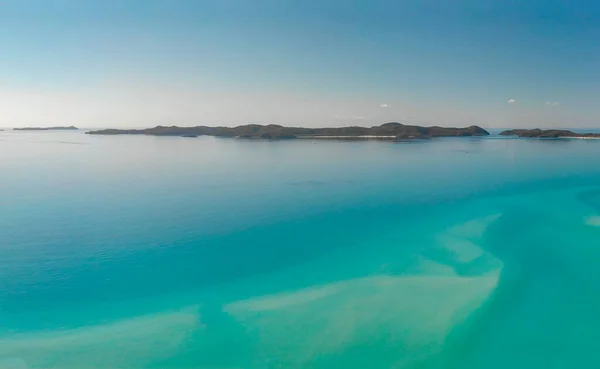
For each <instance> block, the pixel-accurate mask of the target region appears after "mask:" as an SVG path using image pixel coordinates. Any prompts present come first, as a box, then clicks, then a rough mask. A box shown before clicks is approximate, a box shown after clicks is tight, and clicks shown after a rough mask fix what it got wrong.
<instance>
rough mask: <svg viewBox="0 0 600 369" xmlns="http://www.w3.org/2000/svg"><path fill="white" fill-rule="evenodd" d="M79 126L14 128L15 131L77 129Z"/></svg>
mask: <svg viewBox="0 0 600 369" xmlns="http://www.w3.org/2000/svg"><path fill="white" fill-rule="evenodd" d="M78 129H79V128H77V127H75V126H68V127H25V128H13V131H76V130H78Z"/></svg>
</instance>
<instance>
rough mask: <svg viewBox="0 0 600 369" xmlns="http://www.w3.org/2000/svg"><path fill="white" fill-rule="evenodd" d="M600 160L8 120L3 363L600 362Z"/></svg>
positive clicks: (484, 148)
mask: <svg viewBox="0 0 600 369" xmlns="http://www.w3.org/2000/svg"><path fill="white" fill-rule="evenodd" d="M599 157H600V140H535V139H514V138H500V137H489V138H447V139H435V140H431V141H427V142H405V143H392V142H377V141H363V142H357V141H316V142H313V141H311V140H293V141H271V142H269V141H260V140H247V141H244V140H235V139H218V138H213V137H200V138H195V139H194V138H180V137H147V136H88V135H84V134H83V133H82V132H13V131H4V132H0V368H2V369H4V368H11V369H12V368H18V369H22V368H73V369H75V368H76V369H86V368H119V369H135V368H164V369H168V368H195V369H196V368H198V369H234V368H238V369H239V368H257V369H258V368H260V369H262V368H314V369H317V368H319V369H321V368H322V369H338V368H339V369H354V368H357V369H358V368H361V369H362V368H368V369H379V368H381V369H389V368H394V369H396V368H402V369H404V368H406V369H456V368H461V369H495V368H498V369H500V368H503V369H505V368H511V369H520V368H523V369H525V368H527V369H530V368H544V369H551V368H565V369H567V368H568V369H571V368H598V367H600V353H599V350H598V347H599V345H600V160H598V158H599Z"/></svg>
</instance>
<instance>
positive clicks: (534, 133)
mask: <svg viewBox="0 0 600 369" xmlns="http://www.w3.org/2000/svg"><path fill="white" fill-rule="evenodd" d="M499 135H500V136H517V137H521V138H570V139H588V140H593V139H600V133H575V132H573V131H569V130H566V129H539V128H533V129H508V130H506V131H502V132H500V133H499Z"/></svg>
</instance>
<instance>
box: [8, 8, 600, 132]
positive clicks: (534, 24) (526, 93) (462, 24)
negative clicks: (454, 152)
mask: <svg viewBox="0 0 600 369" xmlns="http://www.w3.org/2000/svg"><path fill="white" fill-rule="evenodd" d="M598 40H600V4H599V3H597V2H595V1H588V0H571V1H566V0H545V1H541V0H529V1H518V0H512V1H509V0H497V1H490V0H456V1H448V0H445V1H441V0H436V1H434V0H398V1H382V0H371V1H366V0H365V1H363V0H360V1H348V0H318V1H316V0H314V1H313V0H305V1H285V0H279V1H276V0H256V1H240V0H198V1H187V0H160V1H156V0H145V1H138V0H129V1H128V0H119V1H117V0H103V1H91V0H87V1H86V0H80V1H76V0H39V1H34V0H4V1H3V0H0V47H1V48H2V49H1V50H0V126H26V125H53V124H67V123H68V124H76V125H79V126H82V127H106V126H111V127H126V126H129V127H137V126H152V125H155V124H179V125H196V124H208V125H238V124H246V123H279V124H284V125H303V126H339V125H373V124H380V123H383V122H385V121H392V120H393V121H401V122H406V123H412V124H425V125H427V124H431V125H433V124H439V125H467V124H479V125H482V126H485V127H533V126H540V127H600V106H599V104H598V101H597V100H598V99H599V98H600V73H599V72H598V71H599V68H598V66H600V63H599V62H600V42H598ZM509 101H510V102H509Z"/></svg>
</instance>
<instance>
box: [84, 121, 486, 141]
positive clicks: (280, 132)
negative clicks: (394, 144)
mask: <svg viewBox="0 0 600 369" xmlns="http://www.w3.org/2000/svg"><path fill="white" fill-rule="evenodd" d="M86 133H87V134H92V135H136V134H137V135H152V136H182V137H196V136H215V137H237V138H262V139H296V138H324V139H327V138H329V139H339V138H342V139H343V138H363V139H388V140H393V139H428V138H433V137H457V136H458V137H462V136H488V135H489V133H488V132H487V131H486V130H485V129H483V128H481V127H478V126H470V127H465V128H452V127H450V128H447V127H437V126H434V127H420V126H413V125H404V124H401V123H396V122H392V123H385V124H382V125H380V126H373V127H356V126H354V127H338V128H302V127H283V126H280V125H275V124H270V125H258V124H249V125H243V126H238V127H233V128H231V127H207V126H196V127H177V126H171V127H165V126H157V127H154V128H147V129H103V130H97V131H90V132H86Z"/></svg>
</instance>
